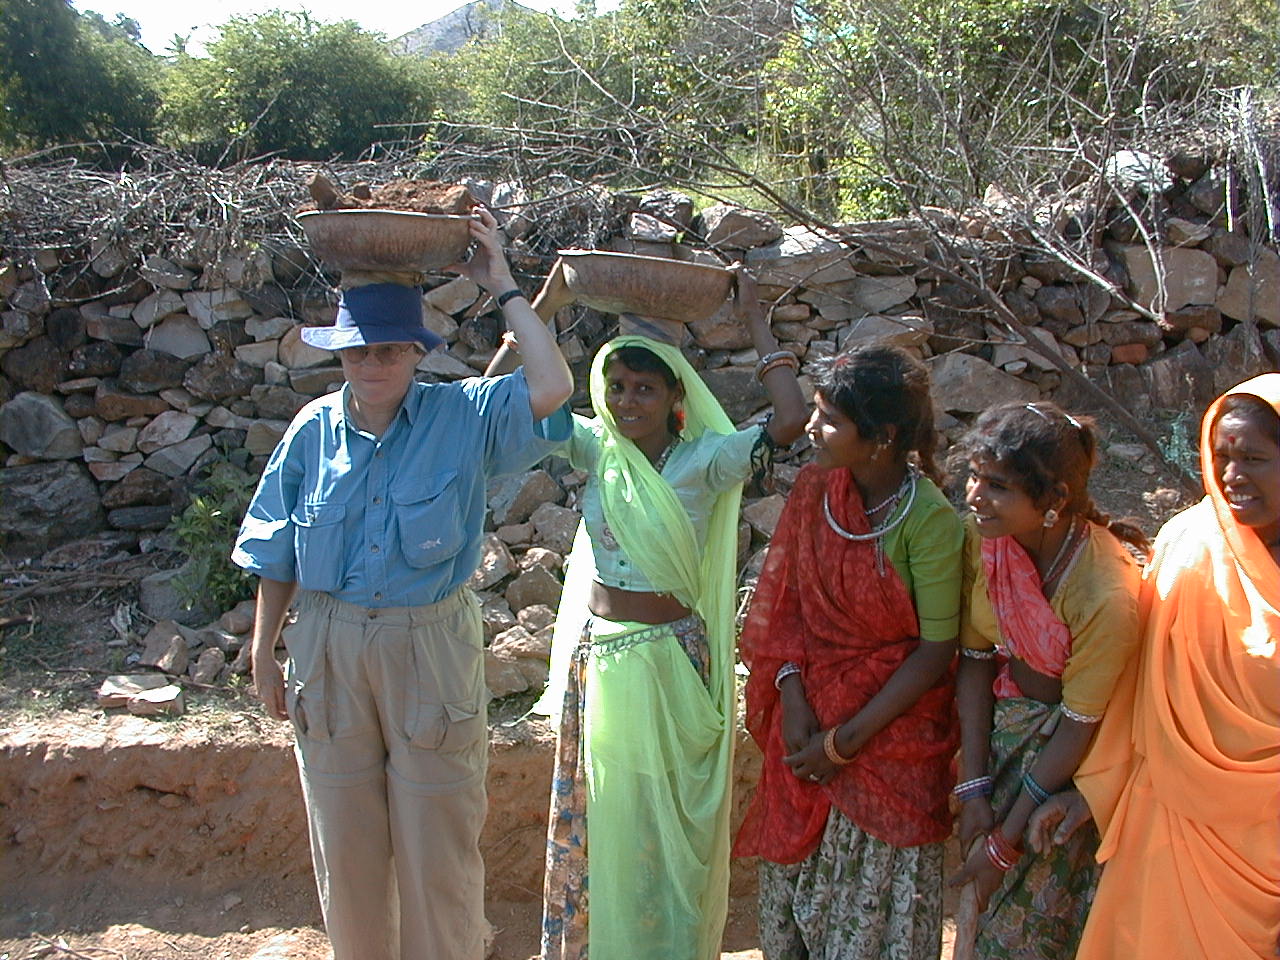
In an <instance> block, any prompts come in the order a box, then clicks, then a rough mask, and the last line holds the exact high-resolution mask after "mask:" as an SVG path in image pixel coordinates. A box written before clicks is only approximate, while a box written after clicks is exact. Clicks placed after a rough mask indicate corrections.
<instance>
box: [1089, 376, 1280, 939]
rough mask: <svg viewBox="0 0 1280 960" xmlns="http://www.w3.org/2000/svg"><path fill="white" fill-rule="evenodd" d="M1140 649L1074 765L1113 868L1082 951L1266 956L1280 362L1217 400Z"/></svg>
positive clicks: (1277, 643) (1159, 566) (1271, 881)
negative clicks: (1197, 476) (1194, 499)
mask: <svg viewBox="0 0 1280 960" xmlns="http://www.w3.org/2000/svg"><path fill="white" fill-rule="evenodd" d="M1200 464H1201V470H1202V471H1203V475H1204V483H1205V490H1206V492H1207V496H1206V497H1205V498H1204V499H1203V500H1202V501H1200V503H1198V504H1196V505H1195V506H1194V507H1191V508H1190V509H1188V510H1184V511H1183V512H1182V513H1180V514H1178V515H1177V516H1176V517H1174V518H1173V519H1172V520H1170V521H1169V522H1168V523H1166V524H1165V526H1164V529H1162V530H1161V531H1160V535H1159V537H1157V539H1156V544H1155V552H1154V556H1153V558H1152V561H1151V565H1150V566H1149V567H1148V568H1147V572H1146V576H1145V578H1144V581H1143V590H1142V596H1141V613H1142V618H1143V639H1142V647H1141V649H1140V653H1139V656H1138V657H1137V658H1136V660H1135V662H1134V663H1133V664H1132V665H1131V668H1130V671H1129V673H1128V675H1127V676H1126V677H1125V678H1124V681H1123V682H1122V684H1121V685H1120V687H1119V689H1118V690H1117V694H1116V696H1115V697H1114V698H1113V700H1112V706H1111V708H1110V709H1108V711H1107V717H1106V720H1105V721H1104V722H1103V725H1102V728H1101V730H1100V731H1099V735H1098V739H1097V741H1096V742H1095V744H1094V746H1093V747H1092V749H1091V750H1090V752H1089V754H1088V756H1087V757H1086V758H1085V762H1084V764H1083V765H1082V766H1081V768H1080V771H1079V772H1078V773H1077V775H1076V783H1077V785H1078V786H1079V787H1080V789H1081V791H1082V792H1083V793H1084V795H1085V797H1086V799H1087V800H1088V802H1089V807H1090V809H1091V810H1092V811H1093V815H1094V818H1095V819H1096V820H1097V823H1098V828H1099V830H1100V831H1101V834H1102V845H1101V847H1100V849H1099V851H1098V859H1099V860H1101V861H1103V863H1104V864H1105V867H1104V869H1103V872H1102V881H1101V883H1100V884H1099V887H1098V892H1097V896H1096V898H1095V900H1094V904H1093V908H1092V910H1091V912H1090V914H1089V919H1088V923H1087V925H1086V927H1085V931H1084V938H1083V940H1082V941H1081V944H1080V949H1079V952H1078V953H1077V957H1078V958H1079V960H1119V958H1124V960H1203V958H1206V957H1212V958H1213V960H1260V958H1263V957H1267V958H1274V957H1275V956H1276V952H1277V946H1278V944H1277V941H1278V939H1280V649H1278V647H1280V373H1268V374H1264V375H1263V376H1260V377H1256V378H1254V379H1252V380H1249V381H1247V382H1245V383H1242V384H1240V385H1239V386H1237V387H1235V388H1233V389H1232V390H1230V391H1228V392H1227V393H1226V394H1225V395H1224V396H1222V397H1220V398H1218V400H1217V401H1215V402H1214V404H1213V405H1212V406H1211V407H1210V408H1209V411H1208V412H1207V413H1206V414H1205V417H1204V422H1203V425H1202V427H1201V432H1200Z"/></svg>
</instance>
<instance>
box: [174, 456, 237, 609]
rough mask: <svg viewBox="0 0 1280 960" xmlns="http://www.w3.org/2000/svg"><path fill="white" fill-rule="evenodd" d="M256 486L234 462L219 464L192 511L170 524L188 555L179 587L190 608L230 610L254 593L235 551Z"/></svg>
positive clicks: (198, 493)
mask: <svg viewBox="0 0 1280 960" xmlns="http://www.w3.org/2000/svg"><path fill="white" fill-rule="evenodd" d="M254 483H255V481H254V478H253V477H251V476H250V475H249V474H248V473H246V472H245V471H244V470H242V469H240V468H239V467H238V466H236V465H235V464H233V463H231V462H229V461H226V460H219V461H215V462H214V464H213V465H212V467H210V469H209V473H208V475H207V476H206V477H205V479H204V480H203V481H202V482H201V483H200V484H199V485H198V487H197V489H196V493H195V495H194V496H193V497H192V498H191V502H190V503H189V504H188V505H187V508H186V509H185V510H183V511H182V513H181V514H179V515H178V516H177V517H175V518H174V520H173V522H172V523H171V524H170V527H169V529H170V530H171V531H172V532H173V534H174V536H175V537H177V539H178V543H179V544H180V545H181V546H182V550H183V552H184V553H185V554H186V555H187V563H186V566H184V567H183V569H182V573H181V574H179V576H178V577H177V578H176V580H175V581H174V583H175V586H176V587H177V589H178V595H179V597H180V598H181V599H182V602H183V603H184V604H185V605H186V606H187V607H188V608H190V607H194V606H196V604H197V603H198V604H200V605H201V606H204V607H207V608H209V609H211V610H230V609H231V608H232V607H234V606H235V605H236V604H237V603H239V602H240V601H241V600H247V599H249V597H251V596H252V595H253V583H252V580H251V579H250V577H249V575H248V574H247V573H245V572H244V571H243V570H241V569H240V568H239V567H237V566H236V565H235V564H233V563H232V562H231V548H232V546H233V545H234V544H235V538H236V531H238V530H239V529H240V518H241V517H243V516H244V511H245V508H246V507H247V506H248V505H249V498H250V497H251V496H252V494H253V488H254Z"/></svg>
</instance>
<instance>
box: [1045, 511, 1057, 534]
mask: <svg viewBox="0 0 1280 960" xmlns="http://www.w3.org/2000/svg"><path fill="white" fill-rule="evenodd" d="M1057 522H1058V511H1057V510H1055V509H1053V507H1050V508H1049V509H1048V510H1046V511H1045V512H1044V525H1045V528H1046V529H1047V528H1049V527H1052V526H1053V525H1054V524H1055V523H1057Z"/></svg>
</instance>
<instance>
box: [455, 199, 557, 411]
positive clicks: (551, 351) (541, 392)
mask: <svg viewBox="0 0 1280 960" xmlns="http://www.w3.org/2000/svg"><path fill="white" fill-rule="evenodd" d="M471 236H472V237H473V238H474V239H475V240H476V249H475V253H474V254H473V255H472V257H471V259H470V260H468V261H466V262H465V263H455V264H454V265H453V266H451V267H449V268H448V269H449V270H451V271H453V272H455V273H460V274H462V275H463V276H466V277H470V278H471V279H472V280H474V281H475V282H476V283H478V284H479V285H480V286H481V287H483V288H484V289H485V290H486V291H488V292H489V294H490V295H491V296H493V297H500V296H502V294H504V293H507V292H508V291H511V290H517V289H518V288H517V287H516V284H515V281H514V280H513V279H512V278H511V267H510V266H509V265H508V264H507V258H506V256H505V255H504V254H503V252H502V242H501V239H500V234H499V233H498V222H497V221H496V220H495V219H494V218H493V214H491V213H490V212H489V211H488V210H486V209H484V208H483V207H477V208H476V212H475V218H474V219H473V220H472V221H471ZM502 316H503V318H504V319H505V320H506V322H507V326H508V327H509V328H510V330H511V332H512V333H514V334H515V335H516V338H517V339H518V340H519V341H520V353H521V356H522V357H523V359H524V375H525V379H526V380H527V381H528V383H529V408H530V410H531V411H532V412H533V417H534V419H535V420H541V419H542V418H543V417H546V416H549V415H550V414H552V413H553V412H555V410H556V409H557V408H558V407H559V406H560V405H561V404H562V403H564V402H565V401H566V400H568V399H569V395H570V394H571V393H573V377H572V376H571V375H570V373H569V365H568V364H567V363H565V361H564V357H563V355H561V353H560V348H559V346H558V345H557V344H556V338H555V336H554V335H553V334H552V333H551V331H550V330H548V329H547V327H546V325H545V324H544V323H543V322H542V320H540V319H539V317H538V315H537V314H536V313H534V311H533V307H532V306H530V305H529V301H528V300H526V299H525V298H524V296H523V295H520V296H515V297H510V298H508V299H507V301H506V302H505V303H504V304H503V306H502ZM496 359H497V358H495V360H496ZM492 367H493V364H491V365H490V369H492ZM486 372H487V371H486Z"/></svg>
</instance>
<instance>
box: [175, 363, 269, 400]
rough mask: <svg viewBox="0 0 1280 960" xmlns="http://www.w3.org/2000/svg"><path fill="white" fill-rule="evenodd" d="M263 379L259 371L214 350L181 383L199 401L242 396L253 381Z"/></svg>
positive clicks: (258, 381)
mask: <svg viewBox="0 0 1280 960" xmlns="http://www.w3.org/2000/svg"><path fill="white" fill-rule="evenodd" d="M260 382H262V371H261V370H258V369H255V368H254V367H251V366H249V365H248V364H246V363H241V362H240V361H239V360H237V359H236V358H235V357H232V356H228V355H227V354H223V353H213V354H209V355H208V356H206V357H204V358H202V359H201V360H200V362H199V363H197V364H196V365H195V366H194V367H192V368H191V369H190V370H188V371H187V373H186V376H184V377H183V378H182V385H183V387H185V388H186V389H187V390H189V391H191V393H192V395H193V396H197V397H199V398H200V399H201V400H214V401H218V400H225V399H227V398H228V397H243V396H244V395H245V394H247V393H248V392H249V390H250V389H251V388H252V387H253V385H254V384H256V383H260Z"/></svg>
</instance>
